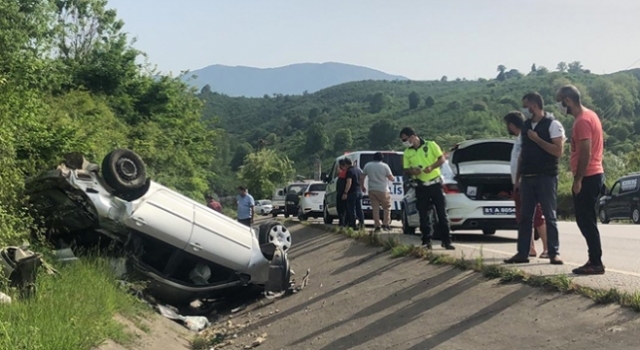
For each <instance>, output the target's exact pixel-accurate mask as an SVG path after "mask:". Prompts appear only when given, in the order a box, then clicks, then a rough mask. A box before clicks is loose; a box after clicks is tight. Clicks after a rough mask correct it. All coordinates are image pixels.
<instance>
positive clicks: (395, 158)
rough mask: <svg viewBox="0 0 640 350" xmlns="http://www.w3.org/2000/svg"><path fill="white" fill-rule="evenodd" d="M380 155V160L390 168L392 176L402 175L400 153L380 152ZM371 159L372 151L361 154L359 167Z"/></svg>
mask: <svg viewBox="0 0 640 350" xmlns="http://www.w3.org/2000/svg"><path fill="white" fill-rule="evenodd" d="M382 156H383V157H384V158H383V159H382V161H383V162H385V163H387V165H388V166H389V168H391V173H392V174H393V176H402V173H403V169H402V155H401V154H398V153H382ZM371 161H373V153H363V154H361V155H360V164H359V166H360V169H364V166H365V165H367V163H369V162H371Z"/></svg>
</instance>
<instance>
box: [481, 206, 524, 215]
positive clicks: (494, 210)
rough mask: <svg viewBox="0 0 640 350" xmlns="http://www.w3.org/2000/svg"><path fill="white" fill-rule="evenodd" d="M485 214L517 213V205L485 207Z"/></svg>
mask: <svg viewBox="0 0 640 350" xmlns="http://www.w3.org/2000/svg"><path fill="white" fill-rule="evenodd" d="M482 212H483V213H484V214H485V215H513V214H515V213H516V208H515V207H483V208H482Z"/></svg>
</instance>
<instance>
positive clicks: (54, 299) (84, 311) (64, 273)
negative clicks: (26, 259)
mask: <svg viewBox="0 0 640 350" xmlns="http://www.w3.org/2000/svg"><path fill="white" fill-rule="evenodd" d="M56 269H57V270H58V271H59V272H60V275H57V276H52V275H46V274H44V273H40V274H39V275H38V278H37V292H36V295H35V296H34V297H33V298H31V299H23V300H20V299H18V298H17V297H16V296H15V293H11V292H10V293H9V294H10V295H11V297H12V298H13V302H12V303H11V304H2V305H0V349H15V350H18V349H19V350H59V349H74V350H75V349H78V350H83V349H87V350H88V349H91V348H93V347H95V346H97V345H99V344H101V343H102V342H103V341H104V340H106V339H112V340H114V341H116V342H118V343H127V342H130V341H132V340H133V336H132V335H131V334H130V333H127V332H125V329H124V326H123V325H122V324H121V323H119V322H118V321H116V320H115V319H114V315H116V314H119V315H121V316H123V317H126V318H128V319H130V320H131V321H133V322H134V324H139V319H138V318H139V317H140V316H145V315H146V314H147V312H150V309H149V308H147V307H146V306H145V305H144V304H143V303H140V302H139V301H137V300H136V299H135V297H134V296H132V295H130V294H128V293H127V292H126V291H125V290H123V289H122V288H121V287H120V286H119V285H118V284H117V282H116V279H115V276H114V274H113V272H112V270H111V267H110V266H109V263H108V262H107V261H106V260H105V259H101V258H86V259H81V260H78V261H75V262H73V263H70V264H68V265H66V266H60V267H59V266H56ZM42 270H43V269H41V271H42ZM3 291H5V292H6V289H3ZM143 328H144V327H143ZM147 328H148V327H147ZM143 331H144V329H143Z"/></svg>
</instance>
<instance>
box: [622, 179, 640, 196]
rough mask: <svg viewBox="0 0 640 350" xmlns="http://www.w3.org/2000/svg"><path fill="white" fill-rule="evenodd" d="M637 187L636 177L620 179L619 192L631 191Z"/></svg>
mask: <svg viewBox="0 0 640 350" xmlns="http://www.w3.org/2000/svg"><path fill="white" fill-rule="evenodd" d="M637 188H638V179H637V178H635V179H626V180H622V181H620V192H621V193H627V192H633V191H635V190H636V189H637Z"/></svg>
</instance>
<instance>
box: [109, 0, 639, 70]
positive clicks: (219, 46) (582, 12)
mask: <svg viewBox="0 0 640 350" xmlns="http://www.w3.org/2000/svg"><path fill="white" fill-rule="evenodd" d="M108 6H109V7H110V8H115V9H116V10H117V12H118V17H119V18H121V19H123V20H124V22H125V27H124V30H125V31H126V32H128V33H129V35H130V36H131V37H132V38H136V43H135V44H134V46H135V47H136V48H137V49H140V50H142V51H144V52H146V53H147V55H148V58H149V61H150V62H151V63H152V64H155V65H157V68H158V69H159V70H161V71H162V72H164V73H168V72H169V71H172V72H173V73H174V75H175V74H177V73H179V72H180V71H181V70H187V69H189V70H196V69H199V68H203V67H206V66H208V65H212V64H224V65H230V66H236V65H239V66H251V67H260V68H268V67H279V66H285V65H288V64H293V63H303V62H315V63H321V62H342V63H349V64H355V65H360V66H366V67H369V68H373V69H378V70H381V71H384V72H386V73H389V74H397V75H403V76H405V77H408V78H410V79H414V80H431V79H439V78H440V77H442V76H443V75H446V76H447V77H448V78H449V79H450V80H451V79H455V78H467V79H477V78H480V77H482V78H491V77H494V76H495V75H496V74H497V73H496V69H497V66H498V65H500V64H502V65H505V66H506V67H507V68H508V69H512V68H515V69H518V70H520V71H521V72H523V73H526V72H528V71H529V70H530V68H531V65H532V63H535V64H536V65H537V66H545V67H547V68H548V69H549V70H555V68H556V66H557V64H558V62H561V61H565V62H572V61H580V62H581V63H582V65H583V66H584V68H585V69H590V70H591V71H592V73H597V74H602V73H611V72H615V71H620V70H624V69H628V68H633V67H640V43H638V41H636V40H637V38H639V37H640V24H639V23H640V22H638V18H640V1H638V0H607V1H604V0H517V1H516V0H440V1H435V0H234V1H232V0H228V1H220V0H183V1H181V2H179V1H175V0H172V1H169V0H109V4H108Z"/></svg>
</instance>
